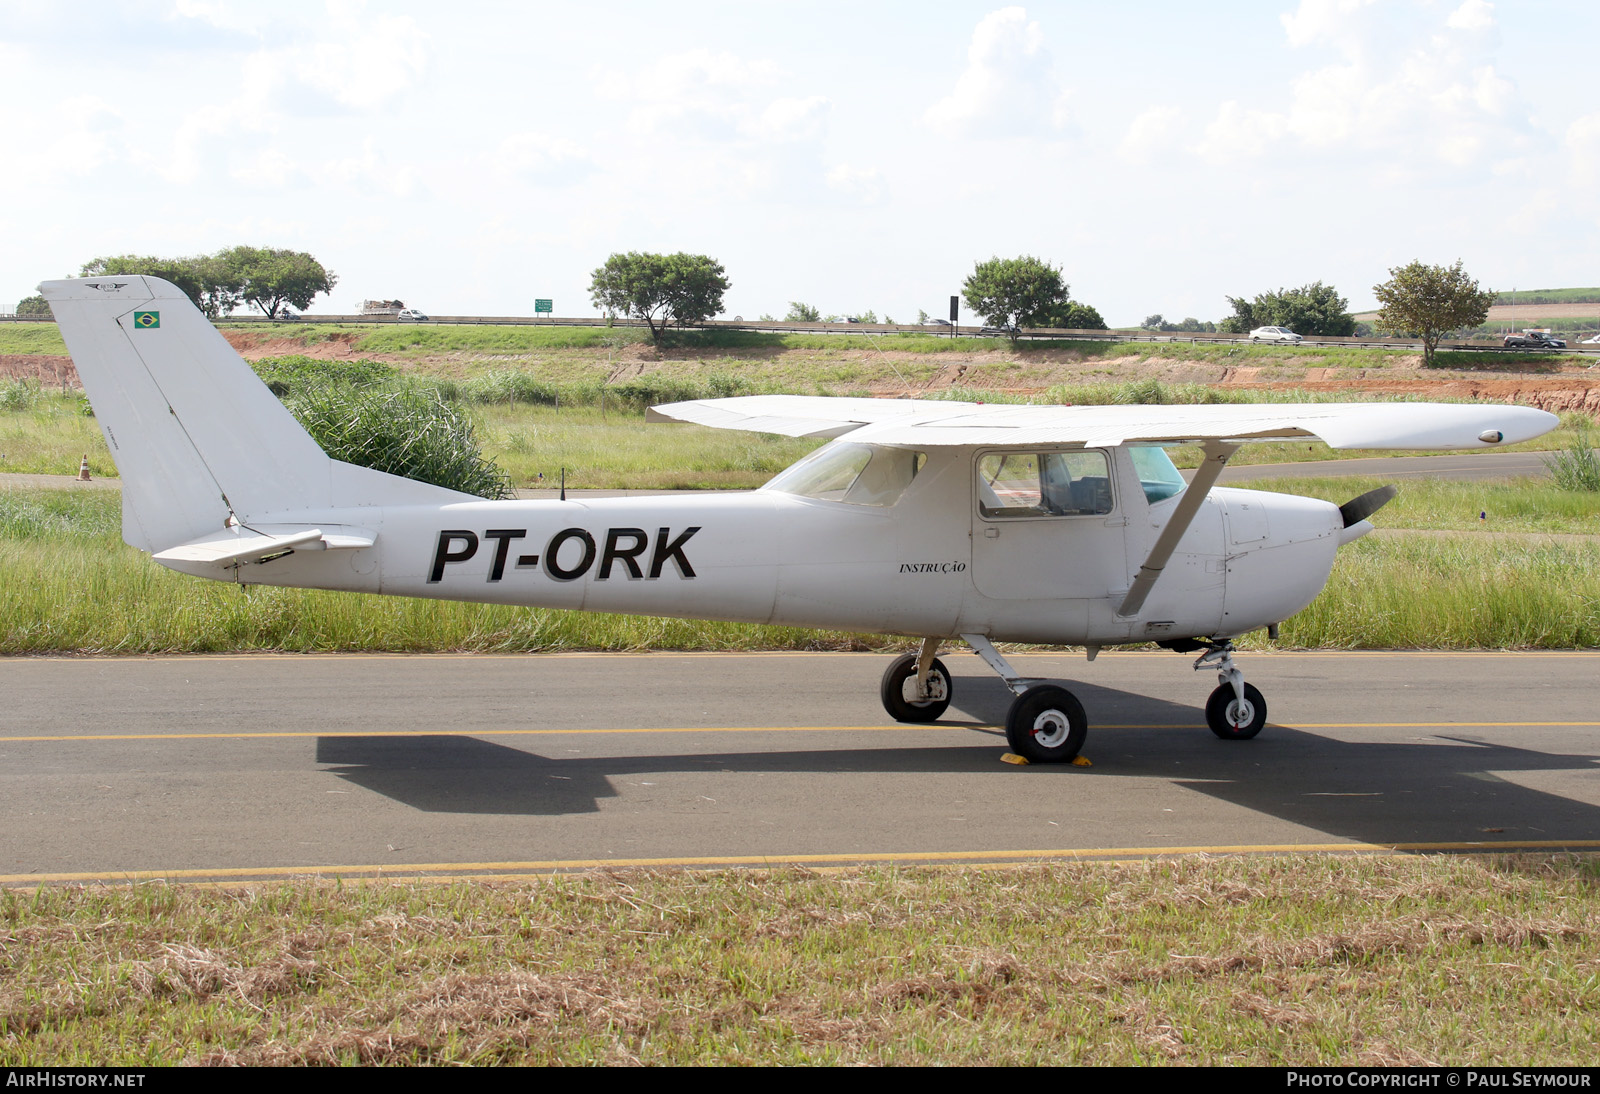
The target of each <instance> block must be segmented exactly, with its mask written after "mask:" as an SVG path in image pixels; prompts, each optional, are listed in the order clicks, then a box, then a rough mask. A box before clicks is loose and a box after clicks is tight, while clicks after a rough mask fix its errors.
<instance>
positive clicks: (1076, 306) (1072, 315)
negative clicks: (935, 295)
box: [961, 255, 1106, 341]
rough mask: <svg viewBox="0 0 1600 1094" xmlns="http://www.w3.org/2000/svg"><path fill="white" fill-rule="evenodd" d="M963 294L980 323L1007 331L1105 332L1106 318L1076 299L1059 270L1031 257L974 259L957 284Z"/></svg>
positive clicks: (1012, 333)
mask: <svg viewBox="0 0 1600 1094" xmlns="http://www.w3.org/2000/svg"><path fill="white" fill-rule="evenodd" d="M961 291H962V296H963V297H964V298H965V299H966V301H967V307H969V308H971V309H972V310H973V311H974V312H976V313H977V314H978V315H980V316H982V317H983V321H984V322H985V323H987V324H988V325H989V326H991V327H1000V328H1002V329H1004V330H1007V331H1009V332H1010V333H1011V339H1012V341H1016V339H1017V335H1018V334H1019V333H1020V331H1021V330H1022V328H1024V327H1069V328H1076V329H1083V330H1104V329H1105V325H1106V323H1105V320H1104V319H1102V318H1101V317H1100V313H1099V312H1097V311H1095V309H1093V308H1091V307H1089V306H1088V305H1087V304H1080V303H1077V302H1075V301H1074V300H1073V299H1072V297H1071V295H1070V291H1069V288H1068V286H1067V284H1066V282H1064V281H1062V280H1061V270H1060V269H1059V268H1058V267H1055V266H1052V265H1050V264H1049V263H1048V262H1045V261H1044V260H1042V259H1038V258H1034V257H1032V256H1031V255H1023V256H1022V257H1021V258H991V259H990V260H989V261H987V262H979V263H977V264H976V266H975V267H974V268H973V271H972V276H970V277H968V278H967V280H966V281H965V282H963V283H962V286H961Z"/></svg>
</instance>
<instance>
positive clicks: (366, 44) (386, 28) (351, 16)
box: [295, 0, 427, 110]
mask: <svg viewBox="0 0 1600 1094" xmlns="http://www.w3.org/2000/svg"><path fill="white" fill-rule="evenodd" d="M322 35H323V40H322V41H320V42H317V43H316V44H314V45H312V46H311V47H310V48H309V49H308V50H304V51H303V52H300V55H299V57H298V59H297V61H298V63H297V64H296V65H295V74H296V75H297V76H298V77H299V79H300V80H302V81H303V82H305V83H306V84H307V85H309V86H311V87H315V88H317V89H318V90H320V91H323V92H325V93H326V94H328V95H330V96H332V97H333V98H334V99H335V100H336V101H338V102H339V103H341V104H343V105H344V106H347V107H352V108H354V109H357V110H370V109H372V108H374V107H377V106H379V105H381V104H383V103H385V102H387V101H388V100H390V99H392V98H393V97H394V96H396V95H398V94H399V93H400V92H402V91H404V90H405V89H406V88H408V87H410V86H411V85H412V84H413V83H415V82H416V80H417V78H418V76H420V75H421V73H422V70H423V69H424V68H425V67H426V64H427V50H426V49H425V48H424V45H423V42H424V35H423V33H422V31H421V29H420V28H418V26H417V24H416V22H415V21H414V20H413V19H412V18H411V17H410V16H408V15H387V14H384V13H382V12H375V11H368V10H367V5H366V4H365V3H364V2H360V0H330V3H329V4H328V13H327V16H326V17H325V18H324V20H323V30H322Z"/></svg>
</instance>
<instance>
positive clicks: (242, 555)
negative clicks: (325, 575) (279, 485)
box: [154, 524, 378, 566]
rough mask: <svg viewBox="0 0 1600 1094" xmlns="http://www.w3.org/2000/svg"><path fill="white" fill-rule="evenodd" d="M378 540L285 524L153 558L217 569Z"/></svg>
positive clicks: (218, 535) (240, 530)
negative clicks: (196, 563) (214, 566)
mask: <svg viewBox="0 0 1600 1094" xmlns="http://www.w3.org/2000/svg"><path fill="white" fill-rule="evenodd" d="M377 541H378V536H377V533H375V532H370V531H368V530H367V529H365V528H343V527H340V528H333V529H330V530H327V531H324V530H323V529H321V528H307V527H305V526H304V525H288V524H282V525H266V526H263V527H261V528H244V527H240V526H235V527H232V528H225V529H223V530H222V531H220V532H213V533H211V534H210V535H205V536H201V537H200V538H199V539H192V540H190V541H189V542H188V543H180V544H178V546H176V547H171V548H168V549H167V550H165V551H158V552H156V554H155V556H154V557H155V558H156V559H157V560H158V561H162V562H210V563H214V564H216V565H218V566H240V565H243V564H244V563H247V562H259V561H260V560H262V559H265V558H269V557H273V556H277V555H281V554H285V553H287V552H289V551H336V550H354V549H357V548H361V547H371V546H372V545H373V544H374V543H376V542H377Z"/></svg>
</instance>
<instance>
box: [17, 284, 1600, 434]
mask: <svg viewBox="0 0 1600 1094" xmlns="http://www.w3.org/2000/svg"><path fill="white" fill-rule="evenodd" d="M1547 306H1550V307H1554V306H1556V305H1547ZM223 333H224V335H225V337H226V338H227V339H228V342H229V343H230V344H231V345H232V346H233V347H234V349H236V350H237V351H238V352H239V354H240V355H241V356H243V357H244V358H245V359H246V360H251V361H254V360H259V359H260V358H262V357H275V356H281V355H286V354H301V355H304V356H308V357H315V358H320V359H325V360H341V359H347V358H352V357H370V358H373V359H376V360H381V361H387V362H389V363H391V364H395V365H397V366H399V367H401V368H406V369H420V370H423V371H427V372H429V373H432V374H436V375H437V374H440V373H447V374H448V373H457V374H459V373H463V372H467V371H472V370H473V368H474V366H475V365H476V366H478V367H482V364H483V362H484V360H485V358H483V357H481V356H480V355H476V354H447V355H441V356H440V357H438V358H437V359H435V358H422V359H418V358H417V357H415V356H409V357H403V358H402V357H393V356H388V355H384V354H371V353H361V352H359V351H358V350H357V349H356V347H355V342H356V340H357V339H359V338H360V336H361V335H360V333H359V332H356V331H351V332H349V333H348V334H342V333H341V334H336V335H335V336H334V337H333V338H331V339H329V340H327V341H320V342H316V343H313V344H311V345H305V344H303V343H302V342H300V341H298V340H296V339H293V338H283V337H278V336H275V335H273V334H270V333H264V332H255V331H224V332H223ZM1131 348H1132V347H1130V349H1131ZM557 352H558V353H559V354H560V355H561V356H562V357H570V358H581V359H588V358H591V357H592V358H593V364H594V365H595V366H596V367H599V366H600V365H601V363H602V362H605V364H606V366H607V368H606V371H607V372H608V373H610V379H611V380H612V381H613V382H614V381H617V380H630V379H637V378H640V377H644V376H648V375H649V374H650V373H652V372H655V371H657V370H662V371H669V372H672V373H675V374H678V375H683V374H685V373H692V372H695V371H697V370H699V369H705V370H715V369H725V368H726V367H727V366H728V364H729V363H730V361H744V362H745V363H747V364H750V365H754V364H756V363H757V362H760V363H761V366H762V368H763V369H764V370H765V369H767V368H770V369H771V370H772V371H773V373H774V374H782V375H789V376H796V375H805V374H806V373H807V372H808V371H810V368H811V366H812V365H813V364H815V365H816V367H817V368H819V369H821V368H823V367H826V368H827V369H829V370H837V369H839V368H840V367H841V366H848V367H852V368H853V369H854V370H855V371H857V372H858V373H859V380H856V381H852V382H851V384H852V386H855V387H859V388H864V389H866V390H868V391H871V392H872V393H874V394H876V395H881V396H885V397H906V396H913V397H914V396H918V395H924V394H928V393H932V392H940V391H959V390H961V389H963V388H971V389H979V390H989V391H1007V392H1012V393H1016V394H1035V393H1039V392H1043V391H1045V390H1046V389H1047V388H1049V387H1051V386H1052V385H1055V384H1070V383H1083V382H1086V381H1090V382H1093V381H1099V382H1109V383H1126V382H1130V381H1141V380H1157V381H1160V382H1161V383H1163V384H1209V385H1214V386H1217V387H1223V388H1254V389H1259V390H1267V391H1290V390H1302V391H1322V392H1331V393H1338V392H1348V393H1350V394H1351V395H1352V396H1354V395H1359V394H1387V395H1405V396H1410V397H1413V398H1446V399H1478V400H1483V401H1491V402H1503V403H1520V404H1522V405H1524V406H1535V407H1539V408H1540V409H1543V410H1549V411H1552V412H1554V413H1561V412H1563V411H1580V412H1583V413H1585V414H1588V415H1590V416H1591V417H1595V418H1597V419H1600V376H1596V375H1594V374H1593V373H1592V372H1591V371H1590V370H1589V369H1588V368H1586V367H1584V366H1583V365H1579V364H1563V363H1557V360H1553V359H1551V358H1548V357H1540V358H1530V359H1529V361H1528V364H1527V366H1526V371H1517V372H1511V371H1494V370H1490V369H1484V370H1472V371H1465V370H1456V371H1451V370H1444V369H1423V368H1422V362H1421V357H1420V355H1409V356H1390V357H1389V358H1387V361H1386V363H1385V364H1384V366H1383V367H1381V368H1371V369H1352V368H1348V367H1326V366H1323V365H1320V364H1318V360H1319V359H1318V358H1317V357H1316V356H1314V355H1308V354H1304V353H1299V354H1296V355H1294V356H1286V357H1285V358H1284V359H1283V360H1282V361H1277V362H1272V363H1270V364H1263V365H1254V364H1252V365H1247V366H1246V365H1231V364H1225V363H1220V362H1217V361H1205V360H1185V359H1183V358H1175V357H1146V356H1143V355H1141V354H1139V353H1134V352H1130V353H1128V354H1126V355H1124V356H1121V357H1092V358H1086V357H1085V356H1084V355H1083V354H1082V353H1081V352H1078V351H1075V350H1073V349H1071V348H1070V347H1068V346H1060V347H1050V348H1045V349H1030V350H1028V351H1027V352H1026V353H1024V354H1015V353H1011V352H1007V351H1004V350H994V349H981V350H973V351H971V352H963V351H961V350H951V351H949V352H946V353H941V354H939V355H937V359H936V360H934V359H931V358H930V357H929V355H926V354H923V355H915V356H896V355H892V354H885V353H882V352H878V351H875V350H860V349H852V350H842V351H834V350H829V351H826V352H819V351H816V350H804V349H802V350H789V349H769V348H763V349H757V350H737V349H735V350H718V351H716V352H717V358H716V359H715V360H706V359H705V357H706V353H705V351H704V350H696V349H680V350H673V349H667V350H660V349H656V348H655V347H652V346H650V345H648V344H638V345H632V346H628V347H625V348H623V349H622V350H621V351H619V352H615V353H614V354H612V355H611V356H610V357H609V359H608V357H607V355H606V354H605V353H604V352H603V351H589V350H561V351H557ZM746 359H748V360H746ZM494 361H495V362H497V363H498V364H499V365H500V366H501V367H537V364H536V363H535V362H532V361H524V360H519V359H517V358H506V357H495V358H494ZM930 363H932V364H936V366H937V367H936V370H935V371H934V373H933V374H932V375H931V376H930V375H929V374H928V372H927V369H928V366H929V364H930ZM913 376H914V377H915V378H914V379H913V378H911V377H913ZM0 379H29V380H34V381H37V382H38V383H40V384H41V385H44V386H46V387H50V388H76V387H78V386H79V385H78V375H77V370H76V369H75V368H74V367H73V365H72V360H71V358H69V357H65V356H60V355H52V354H16V355H5V356H0Z"/></svg>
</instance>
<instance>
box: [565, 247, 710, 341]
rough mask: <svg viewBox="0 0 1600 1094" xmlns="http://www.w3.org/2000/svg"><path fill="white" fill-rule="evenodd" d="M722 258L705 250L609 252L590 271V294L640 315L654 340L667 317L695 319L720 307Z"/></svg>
mask: <svg viewBox="0 0 1600 1094" xmlns="http://www.w3.org/2000/svg"><path fill="white" fill-rule="evenodd" d="M728 288H729V282H728V279H727V278H726V277H725V276H723V269H722V263H720V262H716V261H714V260H713V259H711V258H710V257H708V256H706V255H691V254H682V253H679V254H672V255H654V254H640V253H639V252H638V251H629V252H628V253H627V254H614V255H612V256H611V257H610V258H608V259H606V263H605V265H604V266H601V267H600V268H599V269H598V270H596V271H595V272H594V279H593V281H591V282H590V284H589V296H590V299H591V300H592V301H593V302H594V305H595V307H597V308H599V309H601V310H602V311H604V312H607V313H609V314H611V315H626V316H630V317H632V318H634V319H643V320H644V321H645V323H646V324H648V325H649V327H650V337H651V338H653V339H655V340H656V341H658V342H659V341H660V340H661V335H662V334H663V333H664V332H665V331H666V328H667V325H668V324H669V323H677V324H678V325H679V326H683V325H685V324H689V323H700V322H703V321H705V320H706V319H709V318H710V317H711V316H713V315H716V314H717V313H718V312H720V311H721V310H722V294H723V293H725V292H727V291H728Z"/></svg>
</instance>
